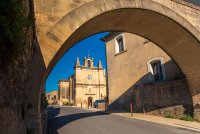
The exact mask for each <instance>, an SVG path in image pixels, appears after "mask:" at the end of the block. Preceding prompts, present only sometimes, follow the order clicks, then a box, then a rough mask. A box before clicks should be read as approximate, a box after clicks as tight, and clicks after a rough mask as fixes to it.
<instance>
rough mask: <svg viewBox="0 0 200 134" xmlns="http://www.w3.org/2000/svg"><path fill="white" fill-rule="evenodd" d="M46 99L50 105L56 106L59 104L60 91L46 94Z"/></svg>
mask: <svg viewBox="0 0 200 134" xmlns="http://www.w3.org/2000/svg"><path fill="white" fill-rule="evenodd" d="M46 98H47V101H48V104H49V105H56V104H57V103H58V91H52V92H49V93H46Z"/></svg>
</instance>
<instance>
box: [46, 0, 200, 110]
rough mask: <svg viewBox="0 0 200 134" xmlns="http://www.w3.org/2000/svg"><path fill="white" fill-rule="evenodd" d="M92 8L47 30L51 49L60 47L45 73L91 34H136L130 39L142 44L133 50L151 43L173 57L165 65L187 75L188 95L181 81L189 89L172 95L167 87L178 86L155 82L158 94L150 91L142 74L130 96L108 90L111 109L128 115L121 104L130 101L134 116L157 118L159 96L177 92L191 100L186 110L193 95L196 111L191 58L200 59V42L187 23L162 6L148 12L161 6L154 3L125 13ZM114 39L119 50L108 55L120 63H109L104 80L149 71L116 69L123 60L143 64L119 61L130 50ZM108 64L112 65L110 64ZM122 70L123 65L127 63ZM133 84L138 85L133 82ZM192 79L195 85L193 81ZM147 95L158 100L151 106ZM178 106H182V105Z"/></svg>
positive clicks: (194, 70) (195, 69)
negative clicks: (135, 113)
mask: <svg viewBox="0 0 200 134" xmlns="http://www.w3.org/2000/svg"><path fill="white" fill-rule="evenodd" d="M94 3H95V2H94ZM94 3H93V4H94ZM93 4H91V5H90V4H89V7H92V8H91V9H90V8H88V10H87V11H85V10H84V7H83V8H82V7H81V8H80V9H77V10H75V11H74V12H72V13H71V14H69V15H66V16H65V17H63V19H62V20H60V22H58V23H57V24H56V25H55V26H54V27H53V28H51V29H50V30H49V31H48V33H47V36H48V38H49V40H51V41H52V42H54V44H53V45H58V46H61V47H60V48H59V50H58V51H56V55H55V56H54V57H52V60H51V62H50V63H49V64H48V65H49V66H48V70H47V73H49V71H50V70H51V68H52V67H53V66H54V65H55V63H56V62H57V61H58V59H59V58H60V57H61V56H62V55H63V54H64V52H66V51H67V50H69V49H70V48H71V47H72V46H73V45H74V44H75V43H77V42H79V41H80V40H83V39H84V38H86V37H89V36H91V35H93V34H97V33H99V32H105V31H111V32H114V33H117V34H118V33H119V32H116V31H120V32H121V33H122V32H123V31H126V32H128V33H132V34H134V35H135V36H134V37H138V36H139V37H142V38H138V42H141V40H142V42H143V43H138V44H135V45H136V48H140V47H141V45H140V44H142V45H143V47H145V48H148V47H152V45H149V44H151V43H155V44H156V45H157V46H159V47H160V48H162V50H164V51H165V52H166V53H167V54H169V57H172V58H173V60H174V62H171V61H169V63H170V64H174V63H177V65H178V66H179V68H180V69H181V70H182V72H183V76H186V78H187V80H188V81H189V86H190V92H187V91H189V90H187V89H188V86H187V85H184V83H185V82H182V81H180V84H183V87H186V88H187V89H183V88H181V89H182V90H181V91H177V92H176V90H173V88H171V86H174V87H176V86H177V85H176V83H177V82H172V83H170V82H167V84H164V85H163V83H161V82H160V81H158V82H157V83H155V84H156V90H152V89H153V88H154V86H152V85H151V84H152V83H151V82H149V81H148V80H149V79H146V78H149V77H146V75H145V74H144V76H145V77H144V78H141V79H139V80H138V81H136V84H135V85H134V84H133V83H132V84H133V87H132V88H134V93H132V92H131V91H132V90H130V92H124V91H123V92H120V93H118V94H116V93H115V92H114V91H113V92H112V93H111V92H110V91H111V89H109V95H110V96H109V99H108V100H109V103H110V108H111V109H118V110H123V109H126V110H130V109H129V106H127V105H124V106H125V107H120V106H121V104H123V103H126V104H129V102H130V99H131V100H132V102H134V107H135V109H137V110H138V111H136V112H140V111H145V112H151V111H152V113H157V112H156V111H155V109H160V108H161V109H162V108H163V107H162V105H163V103H161V101H160V100H163V98H162V97H163V96H164V95H167V96H164V97H168V96H170V95H171V94H175V95H177V94H179V93H180V92H182V93H183V94H184V95H186V96H188V98H187V99H188V100H189V101H188V102H189V104H188V103H187V104H186V106H188V107H191V105H192V104H191V103H192V99H191V94H192V97H193V105H195V106H196V105H197V106H198V104H199V94H200V92H199V90H198V89H199V84H198V82H197V81H196V80H198V78H199V77H198V70H199V68H200V63H199V62H196V61H195V60H194V59H196V57H199V56H200V53H199V51H200V45H199V39H200V37H199V36H198V34H199V32H198V31H197V30H195V28H194V27H193V26H192V25H191V24H190V23H189V22H188V21H186V20H184V18H182V17H181V16H179V15H178V14H177V13H175V12H173V11H171V10H170V9H168V8H165V7H163V6H161V9H162V10H160V8H155V9H154V8H152V7H155V6H158V7H159V5H157V3H156V4H155V3H151V2H150V3H148V4H152V5H153V6H149V7H148V6H147V7H146V6H145V7H140V8H138V7H134V6H135V5H134V6H133V8H131V5H129V6H127V7H128V8H124V7H120V8H116V9H112V8H111V9H105V11H104V10H95V9H93V8H97V7H96V6H93ZM95 4H96V3H95ZM99 4H100V5H99V6H98V8H99V7H100V8H101V9H104V5H101V4H102V3H99ZM126 4H127V3H126ZM126 4H122V5H123V6H125V5H126ZM146 4H147V3H146ZM154 4H155V5H154ZM144 5H145V4H142V6H144ZM110 7H113V6H110ZM81 9H82V10H84V11H85V12H86V14H88V16H87V17H83V16H82V15H81V14H80V15H79V14H78V13H79V12H81V11H82V10H81ZM157 10H158V11H157ZM93 11H99V12H100V13H99V12H97V13H96V14H95V13H94V14H90V13H93ZM101 11H102V12H101ZM164 11H167V12H164ZM73 15H75V17H71V16H73ZM90 15H91V16H90ZM113 18H115V19H113ZM122 18H123V19H122ZM77 20H81V21H80V22H78V21H77ZM102 20H104V21H103V22H102ZM158 22H159V23H158ZM66 29H67V30H66ZM70 30H71V31H70ZM127 36H128V35H127ZM111 37H112V36H111ZM121 37H122V36H121ZM116 39H117V40H116V41H114V43H118V45H114V46H117V47H118V48H117V47H116V48H115V49H112V50H114V51H110V53H109V54H111V55H112V56H113V55H114V57H115V58H116V59H119V60H120V62H115V64H113V65H112V64H111V65H112V67H111V70H110V71H109V69H108V76H109V72H112V71H113V72H114V69H116V70H120V71H126V73H127V74H129V73H130V72H131V73H133V72H132V71H137V70H139V69H141V70H146V71H148V66H147V65H145V66H141V65H140V66H138V67H137V68H136V69H135V68H134V67H135V65H133V66H132V68H131V70H129V69H125V67H124V68H120V66H119V65H121V64H122V63H123V62H125V61H127V60H129V62H130V63H132V61H134V60H138V61H141V59H140V58H139V56H138V55H136V56H134V57H132V58H131V57H127V58H126V59H124V60H122V59H123V58H122V57H123V56H122V55H126V56H127V55H128V53H129V52H131V51H129V50H128V47H127V46H126V43H123V41H124V40H127V38H125V39H123V41H122V39H120V38H116ZM103 40H104V39H103ZM105 41H106V42H109V40H105ZM149 41H150V42H149ZM106 46H109V45H106ZM131 46H134V45H131ZM116 50H117V51H116ZM135 50H136V49H135ZM144 50H145V49H141V51H138V52H137V53H139V54H143V56H145V55H146V54H148V52H147V51H146V52H143V51H144ZM147 50H148V49H147ZM137 53H133V54H137ZM154 54H155V53H154ZM164 56H165V55H163V57H164ZM155 57H156V56H155ZM155 57H154V58H155ZM48 58H49V57H48ZM109 58H111V57H107V59H109ZM152 58H153V57H152ZM147 59H148V58H147ZM183 59H184V60H183ZM149 60H151V59H148V60H147V61H146V62H145V64H147V62H148V61H149ZM113 61H114V60H112V62H113ZM47 63H48V62H47ZM76 63H77V67H78V66H79V60H77V62H76ZM108 63H110V62H109V61H108ZM152 64H153V63H152ZM170 64H169V65H170ZM99 66H100V64H99ZM125 66H127V65H126V64H125ZM152 66H153V65H151V68H152V72H153V74H156V73H155V71H153V67H152ZM169 68H170V67H169ZM165 69H166V66H165ZM157 70H159V69H157ZM169 70H172V69H169ZM177 70H178V69H177ZM179 71H180V70H179ZM77 72H78V71H77ZM141 72H142V71H141ZM113 74H114V76H115V81H117V80H118V79H119V78H123V77H121V75H119V72H117V73H113ZM192 74H196V75H195V77H193V75H192ZM147 75H148V76H149V75H151V74H147ZM136 77H137V78H138V77H139V76H136ZM88 78H91V77H89V76H88ZM92 78H93V77H92ZM134 79H135V80H136V78H135V77H134ZM166 79H170V77H169V76H168V75H167V74H166ZM176 79H179V78H176ZM194 79H195V81H193V80H194ZM77 80H78V79H77ZM88 80H89V79H88ZM108 80H109V81H108V85H109V83H110V79H108ZM131 80H132V79H127V78H126V77H125V79H123V81H121V82H118V83H117V82H116V84H118V85H117V86H119V87H120V86H121V85H123V84H124V83H126V82H130V81H131ZM154 80H155V77H154ZM115 81H114V82H115ZM120 84H121V85H120ZM170 84H171V85H170ZM162 86H163V87H164V86H166V87H167V88H166V89H167V90H163V89H162V88H160V87H162ZM130 87H131V86H130ZM130 87H129V88H130ZM144 87H145V88H144ZM84 88H85V87H84ZM123 88H124V87H123ZM129 88H127V89H129ZM124 89H126V88H124ZM121 91H122V90H121ZM150 91H155V92H150ZM184 91H186V92H184ZM165 92H167V94H164V93H165ZM119 94H122V95H123V96H122V98H121V96H118V95H119ZM162 95H163V96H162ZM144 96H147V98H144ZM149 96H154V97H155V98H156V100H155V101H151V100H150V98H151V97H149ZM110 98H114V99H113V100H111V99H110ZM118 98H120V99H119V100H123V98H129V99H126V101H116V100H117V99H118ZM179 99H180V98H179ZM127 100H129V101H127ZM149 100H150V101H149ZM169 100H170V99H169ZM77 101H78V99H77ZM77 101H76V102H77ZM79 101H80V106H82V104H83V103H82V101H81V99H79ZM180 101H181V100H180ZM182 101H183V100H182ZM182 101H181V103H185V102H182ZM155 102H159V103H158V105H155ZM177 102H178V101H177ZM113 103H115V104H116V105H112V104H113ZM164 103H165V104H167V106H169V107H170V106H172V105H171V101H166V102H164ZM178 108H179V106H178ZM169 109H171V108H169ZM169 109H165V110H166V111H168V110H169ZM175 109H176V107H175ZM180 109H182V107H180ZM183 111H184V110H183ZM189 113H192V112H191V111H190V112H189Z"/></svg>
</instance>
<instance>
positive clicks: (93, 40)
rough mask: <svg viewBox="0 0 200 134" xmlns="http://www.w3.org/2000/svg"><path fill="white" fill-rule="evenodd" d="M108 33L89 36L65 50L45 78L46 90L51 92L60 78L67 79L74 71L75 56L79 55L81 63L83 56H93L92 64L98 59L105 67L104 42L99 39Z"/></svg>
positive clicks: (56, 86)
mask: <svg viewBox="0 0 200 134" xmlns="http://www.w3.org/2000/svg"><path fill="white" fill-rule="evenodd" d="M106 34H108V33H100V34H96V35H93V36H90V37H88V38H86V39H84V40H82V41H80V42H78V43H77V44H75V46H73V47H72V48H71V49H70V50H69V51H67V52H66V53H65V54H64V55H63V57H62V58H61V59H60V60H59V61H58V63H57V64H56V66H55V67H54V68H53V70H52V72H51V73H50V75H49V77H48V78H47V80H46V92H51V91H53V90H57V89H58V81H59V80H62V79H68V77H69V76H71V75H72V74H73V73H74V65H75V62H76V57H77V56H78V57H79V60H80V62H81V64H82V65H83V58H84V56H88V52H89V54H90V57H93V58H94V65H95V66H96V65H97V64H98V61H99V59H100V60H101V61H102V65H103V67H104V68H106V53H105V43H104V42H103V41H101V40H100V39H101V38H102V37H104V36H105V35H106Z"/></svg>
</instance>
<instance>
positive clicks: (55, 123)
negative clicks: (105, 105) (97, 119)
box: [48, 108, 109, 134]
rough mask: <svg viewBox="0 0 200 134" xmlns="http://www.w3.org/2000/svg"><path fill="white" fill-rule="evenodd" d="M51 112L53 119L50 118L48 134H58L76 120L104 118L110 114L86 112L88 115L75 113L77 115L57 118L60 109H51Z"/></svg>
mask: <svg viewBox="0 0 200 134" xmlns="http://www.w3.org/2000/svg"><path fill="white" fill-rule="evenodd" d="M49 110H50V112H49V115H51V117H49V119H48V120H49V121H48V122H49V123H48V124H49V125H48V134H58V132H57V130H58V129H60V128H61V127H63V126H65V125H67V124H68V123H71V122H73V121H76V120H80V119H83V118H87V117H92V116H102V115H108V114H109V113H104V112H86V113H75V114H69V115H64V116H58V117H56V115H58V113H59V111H60V108H50V109H49Z"/></svg>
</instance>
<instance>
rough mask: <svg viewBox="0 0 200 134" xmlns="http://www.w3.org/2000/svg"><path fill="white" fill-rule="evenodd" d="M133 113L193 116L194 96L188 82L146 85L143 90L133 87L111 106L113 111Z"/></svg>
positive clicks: (178, 116) (179, 81)
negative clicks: (131, 111)
mask: <svg viewBox="0 0 200 134" xmlns="http://www.w3.org/2000/svg"><path fill="white" fill-rule="evenodd" d="M130 102H132V103H133V111H134V112H138V113H143V112H145V113H149V114H153V115H162V116H166V115H173V116H175V117H177V118H180V117H181V116H182V115H183V114H189V115H192V114H193V104H192V96H191V93H190V91H189V87H188V85H187V82H186V80H176V81H169V82H164V83H162V82H159V83H154V84H146V85H144V86H143V87H142V88H140V87H136V86H134V87H132V88H130V89H129V90H128V91H126V92H125V93H124V94H123V95H122V96H120V97H119V98H118V99H117V100H115V101H114V102H113V103H112V104H110V109H111V110H112V111H130Z"/></svg>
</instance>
